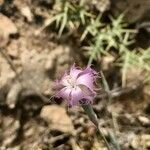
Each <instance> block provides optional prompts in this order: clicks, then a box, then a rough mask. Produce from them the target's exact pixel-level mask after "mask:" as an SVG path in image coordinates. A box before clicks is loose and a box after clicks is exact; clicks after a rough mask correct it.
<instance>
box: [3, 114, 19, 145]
mask: <svg viewBox="0 0 150 150" xmlns="http://www.w3.org/2000/svg"><path fill="white" fill-rule="evenodd" d="M19 128H20V123H19V120H15V119H14V118H13V117H4V119H3V126H2V129H3V132H2V136H3V141H2V142H3V145H4V146H10V145H11V144H12V143H13V141H14V140H15V139H16V138H17V131H18V130H19Z"/></svg>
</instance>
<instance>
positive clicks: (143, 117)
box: [138, 116, 150, 126]
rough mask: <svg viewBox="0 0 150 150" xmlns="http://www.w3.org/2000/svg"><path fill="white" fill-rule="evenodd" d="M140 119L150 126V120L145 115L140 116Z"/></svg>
mask: <svg viewBox="0 0 150 150" xmlns="http://www.w3.org/2000/svg"><path fill="white" fill-rule="evenodd" d="M138 120H139V121H140V122H141V123H142V124H143V125H144V126H150V120H149V119H148V118H147V117H145V116H139V117H138Z"/></svg>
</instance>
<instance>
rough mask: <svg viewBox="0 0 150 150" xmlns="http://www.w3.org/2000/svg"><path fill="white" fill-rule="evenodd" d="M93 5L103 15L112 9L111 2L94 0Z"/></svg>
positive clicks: (108, 0)
mask: <svg viewBox="0 0 150 150" xmlns="http://www.w3.org/2000/svg"><path fill="white" fill-rule="evenodd" d="M91 4H92V5H94V6H95V8H96V9H97V10H98V11H100V12H101V13H103V12H105V11H107V10H109V9H110V0H92V1H91Z"/></svg>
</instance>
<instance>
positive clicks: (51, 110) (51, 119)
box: [40, 105, 74, 133]
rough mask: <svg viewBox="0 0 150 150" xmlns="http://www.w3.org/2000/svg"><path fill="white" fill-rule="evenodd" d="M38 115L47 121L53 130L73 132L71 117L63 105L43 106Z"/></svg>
mask: <svg viewBox="0 0 150 150" xmlns="http://www.w3.org/2000/svg"><path fill="white" fill-rule="evenodd" d="M40 116H41V117H42V118H43V119H44V120H45V121H46V122H47V123H48V125H49V127H50V128H51V129H53V130H59V131H61V132H67V133H73V132H74V127H73V124H72V121H71V119H70V118H69V116H68V115H67V113H66V110H65V109H64V108H63V107H60V106H57V105H51V106H44V107H43V108H42V110H41V114H40Z"/></svg>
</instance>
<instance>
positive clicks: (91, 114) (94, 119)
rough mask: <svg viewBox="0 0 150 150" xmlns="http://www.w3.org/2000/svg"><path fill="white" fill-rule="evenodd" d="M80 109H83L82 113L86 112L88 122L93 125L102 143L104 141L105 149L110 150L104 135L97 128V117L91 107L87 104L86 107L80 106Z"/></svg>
mask: <svg viewBox="0 0 150 150" xmlns="http://www.w3.org/2000/svg"><path fill="white" fill-rule="evenodd" d="M82 108H83V109H84V111H85V112H86V114H87V115H88V117H89V118H90V120H91V121H92V122H93V124H94V125H95V126H96V128H97V131H98V134H99V135H100V137H101V138H102V139H103V141H104V143H105V145H106V147H107V149H108V150H111V147H110V145H109V143H108V141H107V140H106V138H105V136H104V134H103V133H102V131H101V130H100V128H99V124H98V120H97V116H96V114H95V112H94V110H93V108H92V106H91V105H90V104H88V105H82Z"/></svg>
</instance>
